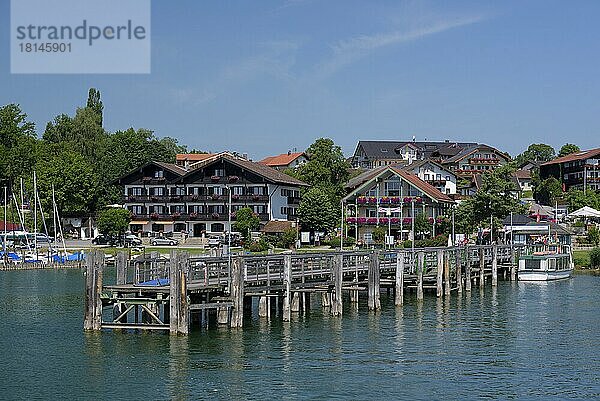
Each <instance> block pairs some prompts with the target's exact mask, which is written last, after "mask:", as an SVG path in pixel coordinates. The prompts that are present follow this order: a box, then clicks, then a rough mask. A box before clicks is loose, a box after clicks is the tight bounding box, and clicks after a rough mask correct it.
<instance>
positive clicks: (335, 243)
mask: <svg viewBox="0 0 600 401" xmlns="http://www.w3.org/2000/svg"><path fill="white" fill-rule="evenodd" d="M355 243H356V240H355V239H354V238H352V237H344V246H345V247H349V246H354V244H355ZM327 245H329V246H330V247H332V248H334V249H335V248H339V247H340V237H335V238H332V239H331V240H329V241H327Z"/></svg>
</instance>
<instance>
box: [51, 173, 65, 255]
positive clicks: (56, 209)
mask: <svg viewBox="0 0 600 401" xmlns="http://www.w3.org/2000/svg"><path fill="white" fill-rule="evenodd" d="M52 204H53V205H54V221H55V224H57V226H58V231H59V233H60V239H61V240H62V246H63V251H64V252H65V253H64V255H65V258H66V257H67V245H66V244H65V236H64V235H63V232H62V226H61V224H60V216H59V215H58V206H57V205H56V195H55V193H54V184H52ZM54 229H55V230H56V226H55V228H54Z"/></svg>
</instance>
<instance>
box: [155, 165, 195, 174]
mask: <svg viewBox="0 0 600 401" xmlns="http://www.w3.org/2000/svg"><path fill="white" fill-rule="evenodd" d="M154 164H157V165H159V166H160V167H162V168H164V169H165V170H169V171H170V172H172V173H173V174H177V175H181V176H183V175H184V174H185V173H187V171H186V169H184V168H183V167H179V166H178V165H176V164H173V163H163V162H154Z"/></svg>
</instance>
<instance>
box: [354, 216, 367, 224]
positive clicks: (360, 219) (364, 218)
mask: <svg viewBox="0 0 600 401" xmlns="http://www.w3.org/2000/svg"><path fill="white" fill-rule="evenodd" d="M356 221H358V223H359V224H365V223H366V222H367V218H366V217H359V218H358V219H357V220H356Z"/></svg>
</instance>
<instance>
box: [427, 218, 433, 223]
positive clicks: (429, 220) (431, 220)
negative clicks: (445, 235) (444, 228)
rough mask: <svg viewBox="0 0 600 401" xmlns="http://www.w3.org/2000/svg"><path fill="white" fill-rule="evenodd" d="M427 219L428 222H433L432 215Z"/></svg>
mask: <svg viewBox="0 0 600 401" xmlns="http://www.w3.org/2000/svg"><path fill="white" fill-rule="evenodd" d="M427 221H428V222H429V224H433V222H434V221H435V220H434V218H433V217H429V218H428V219H427Z"/></svg>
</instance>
